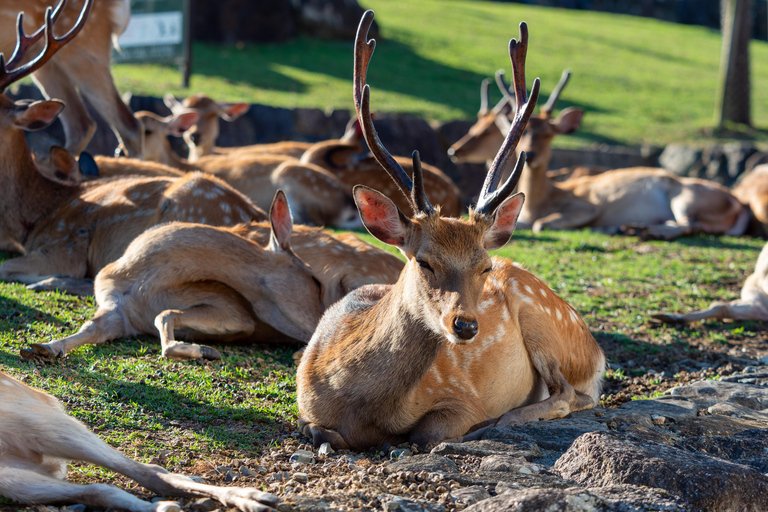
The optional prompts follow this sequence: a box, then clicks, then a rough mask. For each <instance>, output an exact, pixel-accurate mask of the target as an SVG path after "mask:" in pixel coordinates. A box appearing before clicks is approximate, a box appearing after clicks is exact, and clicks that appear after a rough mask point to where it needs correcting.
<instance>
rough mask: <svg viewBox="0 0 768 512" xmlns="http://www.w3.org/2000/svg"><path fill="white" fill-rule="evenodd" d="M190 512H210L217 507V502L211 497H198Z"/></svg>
mask: <svg viewBox="0 0 768 512" xmlns="http://www.w3.org/2000/svg"><path fill="white" fill-rule="evenodd" d="M191 508H192V512H211V510H215V509H217V508H219V502H218V501H216V500H214V499H212V498H200V499H199V500H197V501H195V502H194V503H193V504H192V506H191Z"/></svg>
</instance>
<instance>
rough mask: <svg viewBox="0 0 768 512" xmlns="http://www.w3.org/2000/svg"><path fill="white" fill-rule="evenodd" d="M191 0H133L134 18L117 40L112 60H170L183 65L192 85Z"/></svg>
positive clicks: (186, 83) (185, 84)
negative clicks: (190, 77) (117, 49)
mask: <svg viewBox="0 0 768 512" xmlns="http://www.w3.org/2000/svg"><path fill="white" fill-rule="evenodd" d="M189 10H190V0H131V19H130V21H129V22H128V26H127V27H126V28H125V32H123V34H122V35H121V36H120V37H119V39H118V40H117V44H118V45H119V47H120V51H115V50H113V52H112V62H114V63H116V64H125V63H134V62H170V63H173V64H176V65H178V66H179V68H180V69H181V72H182V75H183V83H184V87H189V75H190V73H191V61H192V43H191V38H190V34H189V32H190V30H189V26H190V21H189V20H190V15H189Z"/></svg>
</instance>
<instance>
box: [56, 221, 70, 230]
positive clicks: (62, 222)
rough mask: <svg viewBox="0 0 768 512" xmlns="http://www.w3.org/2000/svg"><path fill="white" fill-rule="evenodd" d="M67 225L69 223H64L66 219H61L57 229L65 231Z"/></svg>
mask: <svg viewBox="0 0 768 512" xmlns="http://www.w3.org/2000/svg"><path fill="white" fill-rule="evenodd" d="M66 227H67V225H66V224H65V223H64V221H63V220H60V221H59V224H58V225H57V226H56V231H64V229H65V228H66Z"/></svg>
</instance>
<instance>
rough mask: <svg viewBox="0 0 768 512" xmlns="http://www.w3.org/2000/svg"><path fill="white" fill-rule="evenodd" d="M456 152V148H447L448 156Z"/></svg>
mask: <svg viewBox="0 0 768 512" xmlns="http://www.w3.org/2000/svg"><path fill="white" fill-rule="evenodd" d="M455 154H456V150H455V149H453V148H448V156H453V155H455Z"/></svg>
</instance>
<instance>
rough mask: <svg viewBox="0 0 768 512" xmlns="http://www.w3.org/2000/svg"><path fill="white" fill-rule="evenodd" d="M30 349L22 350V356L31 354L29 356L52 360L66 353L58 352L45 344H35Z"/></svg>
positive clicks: (60, 350)
mask: <svg viewBox="0 0 768 512" xmlns="http://www.w3.org/2000/svg"><path fill="white" fill-rule="evenodd" d="M29 347H30V348H29V349H25V350H22V355H25V354H29V355H38V356H43V357H48V358H51V359H56V358H59V357H63V356H64V351H63V350H62V349H59V350H58V352H57V351H55V350H53V348H51V346H50V345H45V344H43V343H33V344H32V345H30V346H29Z"/></svg>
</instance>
